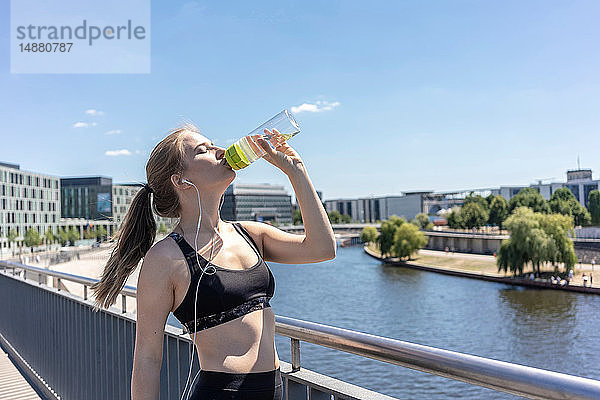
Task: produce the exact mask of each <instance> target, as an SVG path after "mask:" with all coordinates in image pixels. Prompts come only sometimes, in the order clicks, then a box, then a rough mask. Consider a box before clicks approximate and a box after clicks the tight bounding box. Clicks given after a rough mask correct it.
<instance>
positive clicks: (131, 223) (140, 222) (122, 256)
mask: <svg viewBox="0 0 600 400" xmlns="http://www.w3.org/2000/svg"><path fill="white" fill-rule="evenodd" d="M151 197H152V189H151V188H150V186H148V185H144V187H142V189H140V190H139V191H138V192H137V193H136V194H135V196H134V197H133V201H132V202H131V206H130V207H129V210H128V211H127V214H126V215H125V219H124V220H123V223H122V224H121V227H120V228H119V230H118V232H117V233H116V235H115V237H116V238H117V244H116V246H115V248H114V249H113V251H112V253H111V255H110V258H109V259H108V262H107V263H106V266H105V267H104V271H103V273H102V278H101V279H100V281H98V282H96V283H94V284H93V285H91V286H90V289H92V290H93V291H94V295H95V302H94V311H99V310H100V307H103V308H109V307H110V306H111V305H112V304H114V302H115V301H116V300H117V297H118V296H119V293H120V292H121V289H123V286H125V282H126V281H127V278H128V277H129V276H130V275H131V274H132V273H133V271H135V269H136V267H137V265H138V263H139V261H140V260H141V259H142V257H144V256H145V255H146V253H147V252H148V250H150V247H152V244H153V243H154V239H155V237H156V221H155V220H154V215H153V213H152V205H151Z"/></svg>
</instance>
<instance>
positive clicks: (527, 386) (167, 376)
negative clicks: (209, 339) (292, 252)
mask: <svg viewBox="0 0 600 400" xmlns="http://www.w3.org/2000/svg"><path fill="white" fill-rule="evenodd" d="M0 270H1V271H2V273H0V278H4V280H0V287H2V289H3V290H0V304H2V305H3V307H2V308H0V327H2V328H0V333H1V334H2V335H4V336H3V337H6V338H7V340H8V341H11V340H12V341H16V342H18V343H12V341H11V344H13V345H14V347H15V348H16V349H17V350H21V351H23V353H26V354H22V355H23V358H24V359H26V360H28V361H29V362H30V364H31V365H32V367H35V366H36V365H42V366H43V368H41V370H38V372H39V373H40V375H41V376H43V377H44V378H45V380H46V381H47V382H48V384H49V385H50V386H51V387H52V388H54V389H56V392H57V393H67V392H68V393H69V395H71V394H72V395H73V396H67V395H66V394H65V398H82V397H81V396H80V394H82V393H79V392H78V391H81V388H82V387H84V388H91V387H100V388H102V387H104V388H107V387H108V388H113V389H112V390H114V392H113V393H112V394H113V395H116V394H117V392H118V393H119V394H121V395H122V396H113V397H112V398H129V397H128V395H129V391H128V390H129V382H130V379H131V367H132V356H133V346H134V340H135V337H134V336H135V315H134V314H130V313H127V312H125V313H124V312H123V310H116V309H114V308H112V307H111V310H102V311H101V312H99V313H93V312H91V311H89V306H90V303H89V301H88V300H82V299H78V298H77V297H76V296H73V295H71V294H69V293H59V291H58V290H57V289H56V288H50V287H45V285H41V284H38V285H39V287H35V286H38V285H35V284H32V283H31V282H27V281H26V280H25V279H21V278H20V277H19V278H17V277H13V276H11V274H10V272H9V271H10V270H12V274H13V275H14V274H16V273H17V271H18V270H21V271H22V273H23V274H24V275H25V274H26V273H27V271H28V272H29V273H30V274H39V275H40V276H41V275H42V274H46V275H47V276H53V277H55V278H56V279H69V280H72V281H74V282H79V283H81V284H84V285H90V284H91V283H93V282H95V280H93V279H89V278H83V277H78V276H76V275H70V274H65V273H60V272H56V271H50V270H45V269H40V268H36V267H30V266H24V265H20V264H15V263H6V262H0ZM6 279H10V280H11V282H8V281H7V280H6ZM40 281H41V280H40V279H39V276H38V279H37V282H40ZM34 282H35V281H34ZM10 286H13V287H12V288H11V287H10ZM32 287H33V289H37V293H36V291H34V290H32ZM6 289H8V290H6ZM40 289H43V290H40ZM124 292H125V293H123V295H124V296H133V297H135V288H128V289H125V290H124ZM19 293H20V295H19ZM24 299H26V301H24ZM48 307H49V308H48ZM7 310H9V311H7ZM36 311H37V312H36ZM32 313H33V314H32ZM65 315H66V318H65ZM11 318H12V319H13V320H11ZM8 322H10V323H8ZM48 323H49V324H50V325H48ZM40 330H42V331H43V332H45V333H48V332H51V333H53V335H43V333H42V332H40ZM5 331H8V332H5ZM31 332H33V333H31ZM36 332H37V333H36ZM275 333H276V334H279V335H282V336H286V337H289V338H290V339H291V347H292V348H291V350H292V351H291V354H292V360H291V361H292V362H291V364H288V363H285V362H283V361H281V367H282V368H281V370H282V375H283V377H284V392H285V399H289V400H296V399H309V398H310V399H316V398H327V399H330V398H331V397H333V398H335V399H386V398H387V399H390V397H389V396H385V395H382V394H377V393H374V392H371V391H368V390H366V389H363V388H360V387H358V386H354V385H351V384H348V383H345V382H340V381H337V380H334V379H332V378H329V377H325V376H323V375H319V374H316V373H314V372H312V371H308V370H305V369H303V368H301V364H300V342H301V341H305V342H310V343H314V344H318V345H321V346H325V347H329V348H332V349H336V350H340V351H344V352H348V353H352V354H356V355H360V356H364V357H368V358H372V359H376V360H379V361H383V362H387V363H390V364H395V365H400V366H403V367H407V368H411V369H415V370H418V371H422V372H427V373H431V374H435V375H439V376H442V377H446V378H450V379H454V380H458V381H462V382H466V383H469V384H473V385H478V386H482V387H486V388H490V389H494V390H497V391H502V392H506V393H510V394H514V395H518V396H523V397H527V398H531V399H599V398H600V381H597V380H593V379H588V378H582V377H578V376H573V375H567V374H562V373H558V372H552V371H547V370H543V369H539V368H532V367H527V366H523V365H518V364H513V363H508V362H503V361H497V360H493V359H488V358H483V357H478V356H473V355H468V354H463V353H458V352H453V351H448V350H443V349H438V348H435V347H429V346H423V345H419V344H414V343H409V342H404V341H400V340H396V339H390V338H385V337H381V336H376V335H371V334H367V333H362V332H357V331H353V330H348V329H343V328H336V327H332V326H328V325H322V324H318V323H314V322H308V321H303V320H299V319H294V318H289V317H284V316H276V327H275ZM48 337H51V338H52V340H50V341H49V340H48ZM39 341H43V342H44V343H43V344H41V345H40V343H39ZM52 343H53V344H54V345H53V347H54V348H53V349H50V351H51V353H50V354H49V355H48V354H46V355H44V356H40V354H44V353H45V352H44V346H48V345H50V344H52ZM56 343H62V345H59V346H56ZM69 345H75V349H71V348H70V347H69ZM190 346H192V342H191V340H190V339H189V338H188V337H187V336H183V335H182V330H181V329H177V328H175V327H171V326H167V327H166V328H165V342H164V355H163V368H162V369H161V399H162V398H169V399H170V398H179V397H178V395H179V396H180V395H181V390H182V388H183V386H184V384H185V380H186V379H187V373H188V366H189V354H190V351H191V348H190ZM57 352H58V354H57ZM65 352H66V353H68V355H69V356H68V357H67V358H65V357H66V355H65V354H61V353H65ZM61 357H62V358H61ZM69 357H70V358H69ZM108 357H110V360H109V359H108ZM113 357H114V358H118V360H115V359H114V358H113ZM40 359H44V360H40ZM49 360H51V362H50V361H49ZM70 363H75V364H76V365H78V366H79V367H80V368H79V369H78V371H82V370H83V371H85V373H84V374H83V375H82V376H79V377H78V376H72V375H70V374H72V373H73V371H70V372H69V373H70V374H67V372H66V371H64V367H65V365H66V366H68V365H69V364H70ZM109 367H110V368H109ZM117 367H118V368H117ZM82 368H83V369H82ZM52 369H54V371H55V372H51V370H52ZM197 370H198V363H197V360H194V366H193V374H195V371H197ZM46 371H48V372H47V373H45V372H46ZM56 371H63V373H62V375H63V376H60V375H61V373H60V372H56ZM116 371H118V372H116ZM67 377H69V378H68V379H71V380H73V381H76V383H77V384H78V387H77V388H75V387H70V386H69V384H68V382H66V380H67ZM46 378H47V379H46ZM77 379H79V380H80V381H77ZM327 381H328V382H329V383H327V384H325V383H323V382H327ZM333 381H335V384H333V383H332V382H333ZM111 384H113V385H112V386H111ZM71 386H73V385H71ZM63 388H67V389H69V390H67V391H65V390H61V389H63ZM101 390H102V389H101ZM103 395H104V396H106V395H107V393H105V392H104V393H100V394H99V395H98V396H99V397H98V398H102V396H103ZM108 395H110V393H108ZM85 397H86V398H90V399H92V398H96V395H95V394H92V395H90V394H89V393H86V396H85ZM108 397H110V396H108Z"/></svg>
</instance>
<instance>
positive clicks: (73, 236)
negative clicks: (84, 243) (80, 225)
mask: <svg viewBox="0 0 600 400" xmlns="http://www.w3.org/2000/svg"><path fill="white" fill-rule="evenodd" d="M80 237H81V236H80V234H79V231H77V230H76V229H75V228H73V227H70V228H69V230H68V231H67V239H68V240H69V242H71V246H74V245H75V241H76V240H79V238H80Z"/></svg>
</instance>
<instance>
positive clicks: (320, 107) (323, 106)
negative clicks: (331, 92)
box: [292, 100, 340, 114]
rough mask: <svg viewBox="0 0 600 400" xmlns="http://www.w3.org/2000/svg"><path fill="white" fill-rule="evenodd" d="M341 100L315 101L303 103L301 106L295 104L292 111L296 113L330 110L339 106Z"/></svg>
mask: <svg viewBox="0 0 600 400" xmlns="http://www.w3.org/2000/svg"><path fill="white" fill-rule="evenodd" d="M339 105H340V102H339V101H334V102H331V103H330V102H328V101H320V100H319V101H317V102H315V103H302V104H300V105H299V106H293V107H292V112H293V113H294V114H298V113H301V112H322V111H330V110H333V109H334V108H335V107H337V106H339Z"/></svg>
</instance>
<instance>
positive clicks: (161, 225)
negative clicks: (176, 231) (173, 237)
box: [157, 222, 168, 233]
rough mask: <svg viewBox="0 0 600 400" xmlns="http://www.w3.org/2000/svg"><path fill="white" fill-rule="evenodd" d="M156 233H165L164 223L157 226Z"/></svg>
mask: <svg viewBox="0 0 600 400" xmlns="http://www.w3.org/2000/svg"><path fill="white" fill-rule="evenodd" d="M157 231H158V233H167V231H168V229H167V226H166V225H165V223H164V222H161V223H160V224H158V229H157Z"/></svg>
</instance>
